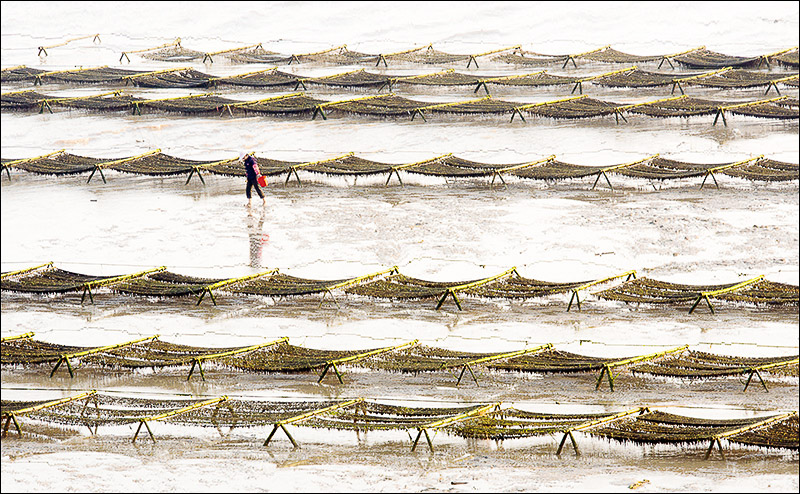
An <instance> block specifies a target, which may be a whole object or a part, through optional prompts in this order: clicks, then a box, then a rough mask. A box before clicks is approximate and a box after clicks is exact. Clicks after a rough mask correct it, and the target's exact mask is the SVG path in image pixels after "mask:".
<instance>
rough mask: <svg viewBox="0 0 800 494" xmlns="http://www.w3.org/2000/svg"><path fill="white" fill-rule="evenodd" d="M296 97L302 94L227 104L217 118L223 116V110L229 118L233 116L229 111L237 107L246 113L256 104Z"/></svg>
mask: <svg viewBox="0 0 800 494" xmlns="http://www.w3.org/2000/svg"><path fill="white" fill-rule="evenodd" d="M297 96H303V93H291V94H282V95H280V96H272V97H269V98H262V99H257V100H254V101H242V102H240V103H227V104H225V105H223V106H222V111H221V112H220V114H219V116H220V117H221V116H222V115H224V114H225V110H228V113H229V114H230V115H231V116H233V111H231V108H239V107H241V108H243V109H244V111H245V112H247V107H248V106H251V105H258V104H261V103H266V102H268V101H278V100H282V99H287V98H295V97H297Z"/></svg>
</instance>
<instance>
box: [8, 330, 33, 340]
mask: <svg viewBox="0 0 800 494" xmlns="http://www.w3.org/2000/svg"><path fill="white" fill-rule="evenodd" d="M34 334H35V333H34V332H33V331H30V332H28V333H22V334H18V335H15V336H4V337H2V338H0V342H2V343H5V342H7V341H14V340H22V339H25V338H33V335H34Z"/></svg>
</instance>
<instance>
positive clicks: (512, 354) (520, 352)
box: [440, 343, 553, 386]
mask: <svg viewBox="0 0 800 494" xmlns="http://www.w3.org/2000/svg"><path fill="white" fill-rule="evenodd" d="M550 348H553V344H552V343H546V344H544V345H539V346H535V347H531V348H525V349H523V350H517V351H514V352H508V353H502V354H499V355H492V356H489V357H482V358H478V359H474V360H470V361H469V362H464V363H458V364H442V366H441V367H440V369H452V368H454V367H462V369H461V374H460V375H459V376H458V381H457V382H456V386H458V385H459V384H461V378H462V377H464V372H466V371H467V370H469V372H470V374H471V375H472V379H473V380H474V381H475V384H476V385H477V384H478V379H477V378H476V377H475V373H474V372H472V366H473V365H477V364H485V363H486V362H493V361H495V360H502V359H508V358H513V357H519V356H520V355H527V354H529V353H535V352H541V351H542V350H547V349H550Z"/></svg>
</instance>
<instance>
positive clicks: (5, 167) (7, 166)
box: [3, 149, 66, 180]
mask: <svg viewBox="0 0 800 494" xmlns="http://www.w3.org/2000/svg"><path fill="white" fill-rule="evenodd" d="M64 151H66V149H59V150H58V151H54V152H52V153H47V154H43V155H41V156H36V157H35V158H23V159H19V160H14V161H9V162H6V163H3V170H5V171H6V175H8V179H9V180H11V171H10V170H11V168H12V167H15V166H16V165H19V164H22V163H28V162H30V161H34V160H40V159H42V158H48V157H50V156H54V155H56V154H60V153H63V152H64Z"/></svg>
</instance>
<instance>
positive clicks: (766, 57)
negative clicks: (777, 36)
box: [758, 46, 797, 67]
mask: <svg viewBox="0 0 800 494" xmlns="http://www.w3.org/2000/svg"><path fill="white" fill-rule="evenodd" d="M796 49H797V46H793V47H791V48H787V49H785V50H780V51H776V52H774V53H767V54H766V55H761V56H760V57H758V58H759V66H760V65H761V62H764V63H766V64H767V67H769V66H770V65H769V59H770V57H774V56H777V55H782V54H784V53H788V52H790V51H793V50H796Z"/></svg>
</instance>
